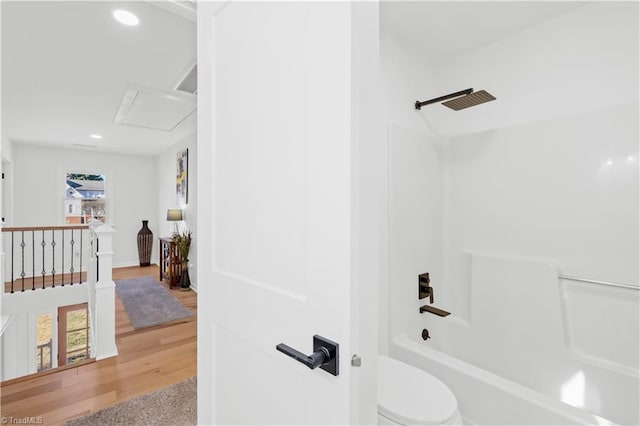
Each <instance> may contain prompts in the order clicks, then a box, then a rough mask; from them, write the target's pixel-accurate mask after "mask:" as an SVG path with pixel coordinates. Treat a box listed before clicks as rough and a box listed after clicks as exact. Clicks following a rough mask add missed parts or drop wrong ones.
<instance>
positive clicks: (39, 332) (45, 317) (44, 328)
mask: <svg viewBox="0 0 640 426" xmlns="http://www.w3.org/2000/svg"><path fill="white" fill-rule="evenodd" d="M52 339H53V315H52V314H51V313H46V314H41V315H38V318H37V320H36V365H37V366H38V367H37V371H38V373H39V372H41V371H44V370H48V369H50V368H51V367H52V365H51V356H52V352H51V350H52Z"/></svg>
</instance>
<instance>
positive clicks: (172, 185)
mask: <svg viewBox="0 0 640 426" xmlns="http://www.w3.org/2000/svg"><path fill="white" fill-rule="evenodd" d="M185 148H187V149H189V159H188V185H189V188H188V197H187V198H188V203H187V205H186V206H179V205H178V204H177V201H176V154H177V153H178V151H181V150H183V149H185ZM197 155H198V153H197V148H196V135H195V134H193V135H192V136H189V137H188V138H185V139H184V140H182V141H181V142H179V143H177V144H176V145H174V146H172V147H171V148H169V149H168V150H167V151H165V152H164V153H162V154H160V155H158V156H157V157H156V158H155V161H156V182H157V194H158V195H157V200H158V209H157V212H156V215H155V216H154V217H155V218H156V219H155V220H156V225H155V226H156V229H157V230H158V232H157V234H156V235H155V237H156V238H157V237H167V236H170V235H171V234H172V233H173V231H174V222H168V221H167V209H176V208H182V209H183V217H184V223H181V224H180V229H182V230H184V229H190V230H191V231H193V240H192V243H191V251H190V253H189V277H190V278H191V286H192V287H193V288H196V289H197V284H196V265H197V262H196V257H197V249H196V245H197V238H198V232H197V228H196V219H197V197H196V191H197V184H196V182H197V180H196V176H197V172H198V170H197V165H196V164H197V163H196V159H197ZM154 245H157V240H156V242H154Z"/></svg>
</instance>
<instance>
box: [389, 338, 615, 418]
mask: <svg viewBox="0 0 640 426" xmlns="http://www.w3.org/2000/svg"><path fill="white" fill-rule="evenodd" d="M390 355H391V356H392V357H393V358H396V359H398V360H400V361H403V362H406V363H407V364H410V365H413V366H414V367H417V368H420V369H422V370H424V371H426V372H428V373H430V374H431V375H433V376H435V377H437V378H438V379H440V380H442V381H443V382H444V383H445V384H447V386H449V388H451V390H452V391H453V393H454V394H455V395H456V398H457V400H458V407H459V409H460V412H461V413H462V417H463V419H464V424H465V425H468V424H470V425H473V424H477V425H516V424H517V425H574V424H575V425H612V424H616V423H614V422H612V421H611V420H608V419H605V418H603V417H600V416H598V415H595V414H592V413H589V412H587V411H584V410H582V409H579V408H576V407H572V406H570V405H568V404H565V403H563V402H562V401H559V400H557V399H555V398H552V397H549V396H547V395H544V394H542V393H540V392H536V391H534V390H532V389H530V388H527V387H525V386H522V385H520V384H518V383H515V382H513V381H510V380H507V379H505V378H504V377H501V376H498V375H497V374H493V373H491V372H488V371H486V370H483V369H481V368H479V367H476V366H474V365H471V364H468V363H466V362H464V361H461V360H459V359H457V358H454V357H452V356H449V355H447V354H445V353H443V352H440V351H438V350H436V349H433V348H431V347H430V346H429V345H428V344H425V343H424V342H421V341H417V340H414V339H412V338H410V337H409V336H408V335H407V334H403V335H401V336H399V337H396V338H395V339H393V341H392V344H391V347H390Z"/></svg>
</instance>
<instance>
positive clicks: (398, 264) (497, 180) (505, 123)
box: [381, 2, 639, 349]
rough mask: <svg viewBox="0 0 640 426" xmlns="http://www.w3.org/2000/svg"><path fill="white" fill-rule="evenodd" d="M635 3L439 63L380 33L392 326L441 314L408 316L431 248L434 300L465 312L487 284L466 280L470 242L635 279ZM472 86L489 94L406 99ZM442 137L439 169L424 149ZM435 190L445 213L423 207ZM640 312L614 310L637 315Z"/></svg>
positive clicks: (572, 269) (589, 272)
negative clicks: (444, 101) (438, 263)
mask: <svg viewBox="0 0 640 426" xmlns="http://www.w3.org/2000/svg"><path fill="white" fill-rule="evenodd" d="M637 12H638V5H637V4H634V3H613V4H610V3H604V2H600V3H594V4H591V5H587V6H583V7H580V8H577V9H575V10H573V11H571V12H569V13H567V14H564V15H561V16H558V17H556V18H554V19H551V20H549V21H547V22H543V23H541V24H539V25H537V26H535V27H532V28H530V29H528V30H525V31H522V32H520V33H516V34H514V35H512V36H510V37H507V38H505V39H503V40H501V41H498V42H496V43H493V44H491V45H487V46H485V47H482V48H479V49H476V50H474V51H471V52H469V53H467V54H465V55H463V56H461V57H458V58H456V59H455V60H452V61H451V62H449V63H446V64H443V65H432V64H429V63H428V62H426V61H424V60H423V59H421V58H422V57H424V56H425V55H422V54H421V53H422V52H421V51H420V50H419V48H417V47H416V46H412V45H410V44H406V43H397V42H394V40H393V35H392V34H389V33H388V32H386V33H385V32H384V31H383V37H382V58H381V60H382V64H383V66H382V70H383V86H384V88H385V90H384V93H385V97H386V100H387V102H385V105H386V107H385V108H386V111H385V112H386V116H387V117H386V121H387V123H388V124H392V125H394V128H395V130H394V131H393V132H391V137H390V139H389V152H390V157H389V168H390V169H389V196H390V200H389V201H390V206H389V230H390V235H389V246H390V248H391V250H392V252H391V253H390V254H389V259H390V263H389V265H388V268H389V274H388V275H389V278H388V281H389V286H390V290H391V292H390V295H389V301H390V304H391V305H390V312H391V318H390V322H389V323H390V328H391V330H390V332H391V335H394V334H395V333H396V332H398V331H400V330H402V329H404V330H407V331H409V332H410V333H412V334H413V335H419V332H420V328H421V327H422V326H424V325H426V324H433V323H434V320H436V318H435V317H434V316H430V317H425V316H424V315H422V316H420V315H419V314H417V310H416V306H417V304H419V302H417V289H416V282H415V281H413V279H412V276H413V275H415V272H416V271H417V270H419V269H421V268H422V265H425V266H426V265H427V264H428V263H430V262H432V261H435V260H436V259H437V258H438V256H439V254H438V252H437V251H434V245H440V247H441V248H442V250H444V253H445V255H444V260H445V265H443V266H442V267H441V270H442V268H445V266H446V268H445V269H446V272H445V276H444V277H440V279H437V278H436V277H432V278H436V279H432V284H433V286H434V288H435V296H436V297H435V305H436V306H439V307H441V308H443V309H445V310H448V311H451V312H453V313H454V315H455V318H458V319H463V320H464V321H469V320H470V319H471V316H472V311H473V309H475V308H474V307H471V306H470V300H471V297H472V292H473V291H482V289H472V288H471V282H470V276H471V264H470V258H469V257H468V256H467V255H465V254H464V252H465V251H469V250H474V251H480V252H491V253H498V254H505V255H520V256H530V257H537V258H543V259H548V260H549V261H552V262H556V263H557V264H558V265H559V267H560V271H561V272H562V273H565V274H568V275H579V276H584V277H587V278H593V279H602V280H607V281H619V282H626V283H629V284H636V285H637V283H638V263H637V262H638V261H637V259H638V256H639V249H638V139H639V135H638V104H637V102H638V86H639V84H638V62H639V61H638V13H637ZM596 23H597V24H596ZM469 86H471V87H474V88H475V89H486V90H488V91H490V92H491V93H493V94H494V95H496V96H497V98H498V100H497V101H495V102H491V103H487V104H484V105H481V106H478V107H475V108H469V109H468V110H463V111H460V112H452V111H449V110H448V109H447V108H444V107H439V106H434V107H430V108H423V109H422V110H421V111H420V112H416V111H413V110H412V108H411V104H412V102H413V101H414V100H415V99H416V97H421V96H425V97H426V96H430V95H431V94H433V96H437V95H438V94H445V93H450V92H452V91H454V90H459V89H461V88H464V87H469ZM425 92H426V93H425ZM416 115H419V116H420V117H421V120H422V127H421V128H420V125H421V123H420V120H418V119H417V118H416ZM420 133H421V134H422V136H419V134H420ZM438 134H449V135H450V136H449V137H448V138H439V137H438V136H437V135H438ZM420 138H422V141H423V142H422V144H421V143H420V142H419V141H418V139H420ZM438 144H442V153H443V157H442V158H440V161H441V163H440V166H438V165H436V164H434V163H433V160H434V158H435V157H434V155H435V154H434V153H435V152H437V150H434V149H432V148H428V147H429V146H430V145H433V146H437V145H438ZM609 160H611V161H612V162H613V163H612V164H610V165H608V164H607V162H608V161H609ZM438 169H440V170H441V172H442V173H443V175H442V179H441V180H440V178H439V177H438V176H439V174H438V171H437V170H438ZM412 179H413V180H415V182H412ZM398 200H399V201H398ZM439 201H441V202H442V205H441V206H440V209H441V210H440V211H441V216H440V218H438V217H437V215H436V216H434V214H433V212H432V211H431V210H429V209H430V207H431V205H432V204H433V203H438V202H439ZM416 211H423V214H421V215H420V214H418V215H416V213H415V212H416ZM434 227H435V228H438V227H439V228H441V229H442V230H443V232H444V234H443V240H442V241H438V240H437V238H433V235H434V234H433V231H434ZM412 230H413V232H412ZM434 270H436V271H437V268H436V269H434ZM425 272H426V270H425ZM401 275H402V276H404V277H405V278H402V276H401ZM396 286H397V287H396ZM600 299H601V302H602V303H605V304H608V303H609V302H608V301H605V297H604V296H603V297H601V298H600ZM501 300H502V299H500V298H499V295H496V298H495V300H494V301H495V303H499V301H501ZM503 302H505V303H506V301H503ZM607 306H608V305H607ZM532 309H533V306H532ZM575 311H576V312H578V311H580V312H582V314H581V315H583V313H584V310H582V309H575ZM636 311H637V310H636ZM636 311H634V310H631V311H628V310H625V312H621V313H619V314H620V315H618V316H616V317H615V318H618V319H619V320H622V319H623V318H629V317H630V318H637V316H638V315H637V312H636ZM394 312H395V313H394ZM407 312H410V313H407ZM453 317H454V316H452V318H453ZM383 321H384V318H383ZM568 321H570V320H568ZM579 323H580V321H574V322H573V325H570V328H571V327H573V328H572V333H574V335H575V336H581V335H585V334H584V331H585V330H576V329H575V327H578V328H579V326H578V325H576V324H579ZM614 323H615V321H614ZM585 324H586V323H585ZM613 326H614V327H615V324H614V325H613ZM591 349H594V348H593V347H591Z"/></svg>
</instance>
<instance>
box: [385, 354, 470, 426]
mask: <svg viewBox="0 0 640 426" xmlns="http://www.w3.org/2000/svg"><path fill="white" fill-rule="evenodd" d="M457 410H458V403H457V401H456V397H455V396H454V395H453V392H451V390H450V389H449V388H448V387H447V385H445V384H444V383H442V382H441V381H440V380H438V379H436V378H435V377H433V376H432V375H430V374H429V373H427V372H425V371H422V370H419V369H417V368H414V367H412V366H410V365H408V364H405V363H403V362H400V361H397V360H395V359H391V358H389V357H386V356H383V355H379V356H378V412H379V413H380V414H382V415H383V416H385V417H387V418H388V419H390V420H393V421H396V422H398V423H401V424H405V425H411V424H414V425H435V424H443V423H446V422H447V421H448V420H450V419H451V418H452V417H453V416H454V415H455V414H456V412H457Z"/></svg>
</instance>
